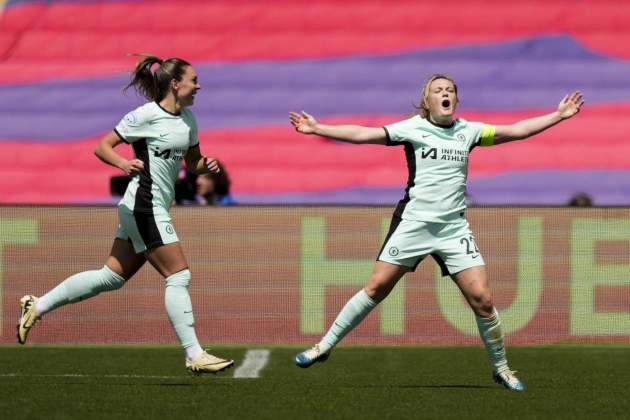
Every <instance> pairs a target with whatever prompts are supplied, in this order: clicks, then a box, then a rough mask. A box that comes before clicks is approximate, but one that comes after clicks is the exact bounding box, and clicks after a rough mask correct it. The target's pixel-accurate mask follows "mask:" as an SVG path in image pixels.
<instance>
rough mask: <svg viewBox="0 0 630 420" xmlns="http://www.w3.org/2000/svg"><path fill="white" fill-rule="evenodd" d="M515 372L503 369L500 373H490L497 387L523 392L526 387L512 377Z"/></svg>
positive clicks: (514, 376)
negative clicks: (501, 386)
mask: <svg viewBox="0 0 630 420" xmlns="http://www.w3.org/2000/svg"><path fill="white" fill-rule="evenodd" d="M515 373H516V371H515V370H510V369H505V370H502V371H501V372H492V379H493V380H494V382H496V383H498V384H499V385H503V386H504V387H505V388H507V389H509V390H511V391H525V389H526V388H527V385H525V383H524V382H522V381H521V380H520V379H518V378H517V377H516V375H514V374H515Z"/></svg>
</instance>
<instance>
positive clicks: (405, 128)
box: [384, 115, 494, 222]
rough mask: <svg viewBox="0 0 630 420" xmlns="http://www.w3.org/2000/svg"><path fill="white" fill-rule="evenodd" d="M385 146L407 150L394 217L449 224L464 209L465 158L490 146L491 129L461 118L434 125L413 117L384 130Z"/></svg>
mask: <svg viewBox="0 0 630 420" xmlns="http://www.w3.org/2000/svg"><path fill="white" fill-rule="evenodd" d="M384 128H385V131H386V133H387V137H388V139H387V145H388V146H396V145H404V146H405V155H406V157H407V167H408V169H409V179H408V181H407V188H406V190H405V196H404V197H403V198H402V199H401V200H400V202H399V203H398V206H397V207H396V211H395V213H394V214H395V215H396V216H398V217H400V218H402V219H407V220H419V221H424V222H450V221H453V220H455V219H457V218H460V217H461V216H462V213H463V211H464V209H465V208H466V197H465V192H466V179H467V177H468V157H469V154H470V151H471V150H472V149H473V148H474V147H475V146H490V145H492V144H493V142H494V127H493V126H491V125H486V124H483V123H479V122H468V121H466V120H464V119H462V118H458V119H457V120H455V121H454V122H453V123H452V124H451V125H450V126H448V127H445V126H438V125H436V124H433V123H431V122H430V121H429V120H427V119H424V118H421V117H420V116H417V115H416V116H414V117H411V118H409V119H407V120H404V121H400V122H397V123H394V124H390V125H387V126H385V127H384Z"/></svg>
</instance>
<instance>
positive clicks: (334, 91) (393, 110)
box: [0, 35, 630, 141]
mask: <svg viewBox="0 0 630 420" xmlns="http://www.w3.org/2000/svg"><path fill="white" fill-rule="evenodd" d="M196 67H197V70H198V72H199V75H200V80H201V83H202V86H203V90H204V91H203V92H202V93H201V94H200V96H198V99H197V101H198V102H197V104H196V105H195V106H194V111H195V113H196V115H197V117H198V120H199V125H200V127H201V128H202V129H211V128H222V127H235V126H256V125H263V124H265V125H266V124H277V123H283V122H286V115H287V111H289V110H301V109H306V110H308V111H310V112H312V113H314V114H315V115H319V116H330V115H352V114H373V113H379V114H385V113H388V114H400V115H404V114H406V113H408V112H409V111H410V110H411V109H412V103H413V102H417V100H418V91H419V88H420V85H421V84H422V80H423V79H424V78H425V77H426V76H428V75H430V74H431V73H435V72H444V73H448V74H450V75H452V76H454V77H455V78H456V79H457V81H458V83H459V85H460V99H461V108H462V109H477V110H504V109H505V110H519V109H532V108H546V109H548V108H549V107H551V106H554V105H555V104H556V103H557V101H558V100H559V98H561V97H562V95H564V94H565V93H567V92H569V91H571V90H574V89H578V88H579V89H581V90H582V91H583V92H584V93H585V95H586V98H587V99H588V101H589V103H601V102H615V101H629V100H630V62H628V61H624V60H618V59H611V58H606V57H603V56H600V55H597V54H595V53H593V52H590V51H589V50H587V49H585V48H583V47H582V46H581V45H579V44H578V43H576V42H575V41H574V40H573V38H571V37H570V36H566V35H554V36H538V37H533V38H526V39H520V40H517V41H510V42H501V43H496V44H488V45H472V46H459V47H452V48H442V49H432V50H419V51H418V50H414V51H409V52H405V53H395V54H387V55H365V56H353V57H346V58H335V59H319V60H296V61H286V62H278V61H256V62H246V63H214V64H199V63H197V65H196ZM125 81H126V77H125V76H119V77H108V78H94V79H84V80H79V81H52V82H42V83H33V84H21V85H4V86H0V97H2V99H3V100H2V101H1V102H0V139H31V140H44V141H45V140H52V141H59V140H71V139H77V138H82V137H87V136H91V135H95V134H98V133H101V132H105V131H107V130H109V129H111V128H112V127H113V126H114V125H115V124H116V123H117V122H118V121H119V120H120V118H121V117H122V116H123V115H124V114H125V113H126V112H127V111H129V110H130V109H132V108H133V107H134V106H136V105H138V104H140V103H141V102H142V100H141V99H140V98H137V97H136V96H135V95H134V94H133V93H129V94H128V95H126V96H124V95H122V94H121V93H120V87H121V86H122V85H123V84H124V83H125Z"/></svg>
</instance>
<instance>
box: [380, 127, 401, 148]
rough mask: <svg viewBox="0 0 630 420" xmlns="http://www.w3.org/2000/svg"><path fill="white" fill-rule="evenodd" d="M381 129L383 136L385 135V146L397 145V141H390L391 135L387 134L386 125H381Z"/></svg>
mask: <svg viewBox="0 0 630 420" xmlns="http://www.w3.org/2000/svg"><path fill="white" fill-rule="evenodd" d="M383 130H385V137H387V140H385V146H398V143H394V142H393V141H392V136H391V135H390V134H389V130H388V129H387V127H385V126H383Z"/></svg>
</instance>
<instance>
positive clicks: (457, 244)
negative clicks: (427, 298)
mask: <svg viewBox="0 0 630 420" xmlns="http://www.w3.org/2000/svg"><path fill="white" fill-rule="evenodd" d="M427 255H431V256H432V257H433V259H434V260H435V261H436V262H437V263H438V264H439V265H440V268H441V269H442V275H444V276H447V275H453V274H456V273H459V272H460V271H463V270H465V269H467V268H470V267H476V266H480V265H485V264H486V263H485V262H484V260H483V257H482V256H481V253H480V252H479V248H477V243H476V242H475V237H474V235H473V233H472V231H471V230H470V226H469V225H468V221H467V220H466V219H464V218H463V217H462V218H461V219H457V220H455V221H453V222H449V223H435V222H421V221H417V220H405V219H401V218H399V217H397V216H394V217H393V218H392V222H391V225H390V227H389V233H388V234H387V237H386V238H385V241H384V242H383V247H382V248H381V251H380V252H379V255H378V258H377V260H379V261H385V262H388V263H391V264H395V265H400V266H403V267H407V268H408V269H409V271H415V270H416V268H417V267H418V264H420V262H421V261H422V260H423V259H424V258H425V257H426V256H427Z"/></svg>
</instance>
